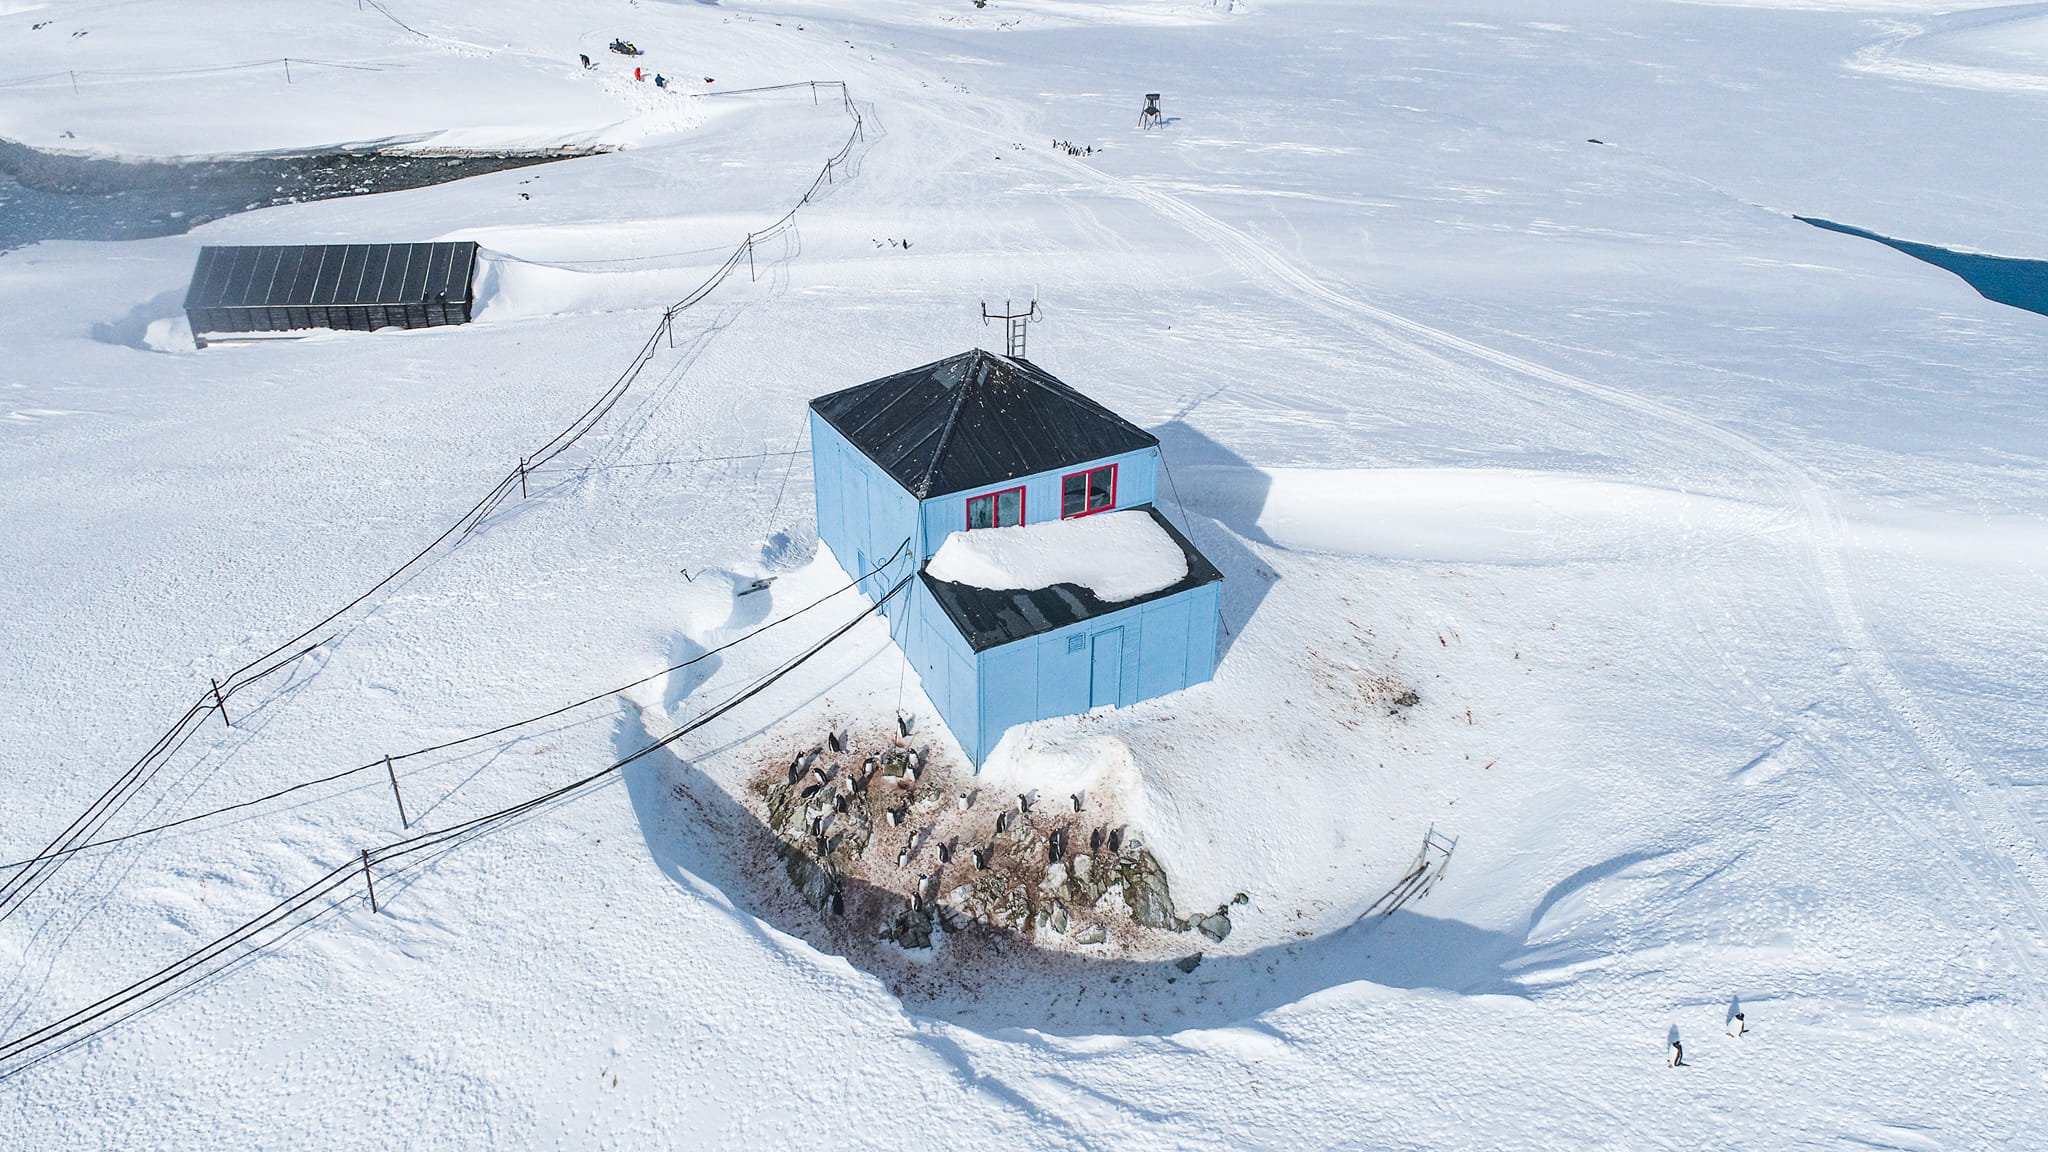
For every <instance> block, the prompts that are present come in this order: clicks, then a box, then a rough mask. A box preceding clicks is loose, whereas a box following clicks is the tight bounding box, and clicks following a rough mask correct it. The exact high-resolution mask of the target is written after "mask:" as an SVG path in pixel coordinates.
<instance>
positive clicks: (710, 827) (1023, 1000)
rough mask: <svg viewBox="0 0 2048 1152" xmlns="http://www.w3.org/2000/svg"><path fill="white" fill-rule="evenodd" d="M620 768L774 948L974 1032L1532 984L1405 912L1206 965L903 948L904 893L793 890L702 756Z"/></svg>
mask: <svg viewBox="0 0 2048 1152" xmlns="http://www.w3.org/2000/svg"><path fill="white" fill-rule="evenodd" d="M650 739H651V737H650V736H649V734H648V732H647V729H646V726H645V725H644V723H643V722H642V721H641V719H640V717H639V715H638V713H637V710H634V709H631V708H630V707H629V708H628V709H627V710H626V712H625V714H624V715H623V716H622V717H621V720H620V722H619V730H618V735H617V738H616V740H617V747H618V748H619V750H620V752H621V754H622V755H623V754H626V753H629V752H631V751H634V750H637V749H639V748H642V747H645V746H646V744H647V743H648V742H649V741H650ZM624 771H625V782H626V789H627V794H628V796H629V797H630V798H631V802H632V804H633V808H634V812H635V815H636V817H637V818H638V820H639V823H640V828H641V833H642V836H643V838H644V840H645V842H646V844H647V849H648V853H649V855H650V857H651V858H652V859H653V861H654V863H655V865H656V866H657V867H658V868H660V869H661V871H662V872H663V874H665V875H667V876H668V877H669V878H670V879H671V880H673V881H674V882H676V883H677V884H679V885H681V886H683V887H685V888H688V889H690V890H691V891H693V892H696V893H698V894H700V895H703V896H706V897H708V898H710V899H712V900H713V901H714V902H717V903H721V904H727V905H728V906H730V907H731V908H732V909H733V911H734V912H735V913H737V917H736V919H737V921H738V922H739V923H740V924H742V925H743V926H745V927H746V928H747V929H748V930H749V931H750V932H752V933H753V934H754V935H755V936H756V937H757V938H758V939H760V940H761V941H762V942H763V943H765V944H768V945H769V946H770V947H772V948H773V949H775V950H776V951H777V952H786V951H787V950H788V942H787V940H786V939H785V937H794V938H795V939H797V940H800V941H803V942H804V943H806V944H808V945H810V946H811V947H812V948H814V949H816V950H818V951H819V952H822V953H825V954H827V955H836V956H841V957H844V958H845V959H846V960H847V961H848V962H849V963H850V964H852V965H853V966H854V967H855V968H858V969H860V970H861V971H863V972H865V973H867V974H869V975H871V976H873V977H874V978H876V979H877V980H880V981H881V982H882V983H883V984H884V985H885V986H886V987H887V988H888V989H889V990H890V991H891V992H892V993H893V994H894V995H896V996H897V997H898V998H899V999H900V1000H901V1001H902V1003H903V1005H904V1007H905V1008H906V1009H907V1010H908V1011H910V1012H912V1013H914V1014H917V1015H920V1016H925V1017H929V1018H934V1019H939V1020H945V1021H949V1022H951V1023H954V1024H958V1025H960V1026H963V1027H967V1028H970V1029H973V1030H975V1031H979V1032H987V1033H997V1032H1002V1031H1005V1030H1008V1029H1013V1028H1028V1029H1033V1030H1036V1031H1041V1032H1046V1033H1051V1034H1066V1035H1095V1034H1111V1035H1164V1034H1169V1033H1173V1032H1178V1031H1181V1030H1184V1029H1188V1028H1213V1027H1220V1026H1224V1025H1229V1024H1233V1023H1236V1022H1238V1021H1242V1020H1244V1019H1246V1018H1249V1017H1253V1016H1257V1015H1259V1014H1260V1013H1263V1012H1267V1011H1270V1010H1272V1009H1275V1008H1278V1007H1281V1006H1284V1005H1287V1004H1291V1003H1294V1002H1296V1001H1299V1000H1301V999H1303V998H1305V997H1308V996H1311V995H1313V994H1315V993H1317V992H1320V991H1322V990H1324V989H1327V988H1331V987H1335V986H1338V985H1342V984H1346V983H1351V982H1354V981H1361V980H1363V981H1369V982H1371V983H1375V984H1382V985H1386V986H1389V987H1396V988H1439V989H1444V990H1447V991H1452V992H1458V993H1462V994H1467V995H1488V994H1490V995H1511V996H1520V995H1524V993H1523V991H1522V990H1521V989H1520V988H1519V987H1518V986H1516V985H1515V984H1514V983H1513V982H1511V981H1510V980H1509V979H1508V978H1507V977H1506V975H1505V974H1504V966H1505V965H1506V964H1507V963H1508V962H1509V961H1510V959H1511V958H1512V957H1513V955H1514V954H1515V953H1516V951H1517V950H1518V949H1519V948H1520V941H1519V940H1517V939H1515V938H1514V937H1512V936H1509V935H1507V934H1505V933H1498V932H1490V931H1487V930H1484V929H1480V928H1476V927H1473V926H1471V925H1469V924H1464V923H1460V922H1458V921H1455V920H1441V919H1437V918H1434V917H1430V916H1424V915H1419V914H1416V913H1414V912H1412V911H1408V910H1406V909H1403V910H1401V911H1398V912H1396V913H1394V914H1393V915H1391V916H1385V917H1379V916H1374V917H1370V918H1368V919H1364V920H1361V921H1359V922H1357V923H1354V924H1352V925H1351V926H1349V927H1347V928H1345V929H1343V930H1341V931H1338V932H1335V933H1331V934H1329V935H1326V936H1321V937H1317V938H1313V939H1304V940H1300V941H1297V942H1293V943H1288V944H1284V945H1275V946H1271V947H1267V948H1261V949H1257V950H1254V951H1252V952H1250V953H1246V954H1243V955H1232V956H1205V957H1202V958H1201V959H1200V961H1199V962H1198V963H1194V962H1193V957H1194V956H1195V954H1196V953H1197V952H1198V951H1199V950H1200V948H1201V947H1202V946H1205V945H1206V944H1207V941H1206V940H1205V939H1204V938H1203V937H1202V936H1201V935H1199V934H1198V933H1195V932H1188V933H1186V934H1185V936H1184V937H1182V939H1185V941H1186V942H1187V946H1186V951H1185V953H1183V954H1181V955H1178V956H1174V957H1167V958H1162V959H1153V960H1118V959H1110V958H1106V957H1105V958H1097V957H1092V956H1087V955H1081V954H1076V953H1071V952H1064V951H1056V950H1052V949H1046V948H1040V947H1036V946H1034V945H1033V944H1032V943H1031V942H1030V941H1029V940H1027V939H1025V938H1023V937H1022V936H1020V935H1017V934H1015V933H1012V932H1008V931H1002V930H997V929H992V928H988V927H985V926H982V925H978V924H970V925H969V926H968V927H966V928H965V929H963V930H962V931H959V932H956V933H950V934H946V935H944V936H942V937H941V940H940V943H939V945H938V947H937V948H936V949H933V950H930V951H920V952H915V953H913V952H906V951H904V950H901V949H899V948H898V947H897V946H896V945H894V944H892V943H888V942H886V941H884V940H882V939H880V937H879V933H878V926H879V925H880V924H881V923H884V922H887V920H889V919H891V918H893V917H894V916H895V915H896V914H897V913H899V912H901V911H902V910H903V909H904V907H905V906H906V900H905V897H904V896H902V895H901V894H899V893H896V892H893V891H889V890H886V889H882V888H878V887H875V886H873V885H870V884H867V883H864V882H861V881H858V880H855V879H853V878H851V877H845V878H842V881H841V897H842V899H843V902H844V904H843V911H842V912H840V913H839V914H836V915H835V914H833V913H831V912H829V911H824V910H820V909H819V908H817V907H816V906H814V905H813V904H811V903H810V902H809V901H807V900H806V899H805V898H804V897H803V896H801V895H800V894H799V893H798V891H797V888H796V886H795V884H794V883H793V882H792V881H791V879H790V877H789V875H788V873H787V871H786V868H785V865H784V862H783V858H782V856H781V855H780V854H779V853H778V851H777V845H778V838H777V837H776V836H775V835H774V833H773V832H772V831H770V830H769V829H768V828H767V827H766V826H765V825H764V824H762V823H761V821H760V820H758V819H757V818H756V817H755V816H754V814H753V812H752V811H750V810H749V809H748V808H747V807H746V806H745V805H743V804H741V803H740V802H739V801H738V800H736V799H735V798H734V797H733V796H731V795H730V794H728V793H727V792H726V791H725V790H724V789H723V788H721V787H720V786H719V785H718V783H717V782H716V781H714V780H712V779H711V778H710V777H709V776H708V775H706V774H705V773H704V771H703V770H702V769H700V768H699V767H697V765H696V764H694V763H692V762H690V761H688V760H685V759H682V758H681V757H680V756H678V755H670V754H668V753H666V752H662V753H656V754H653V755H650V756H647V757H644V758H642V759H641V760H638V761H635V762H634V763H633V764H631V765H628V766H627V767H626V769H625V770H624Z"/></svg>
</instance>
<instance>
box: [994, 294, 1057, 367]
mask: <svg viewBox="0 0 2048 1152" xmlns="http://www.w3.org/2000/svg"><path fill="white" fill-rule="evenodd" d="M1041 319H1044V317H1042V316H1040V315H1039V314H1038V300H1037V299H1036V298H1035V297H1034V298H1033V299H1032V301H1031V306H1030V307H1029V308H1026V309H1025V310H1024V311H1022V312H1019V311H1017V309H1016V306H1015V305H1014V304H1012V303H1011V302H1010V301H1008V300H1005V301H1003V310H1002V311H1001V312H991V311H989V310H988V301H986V300H984V301H982V302H981V322H982V324H983V325H986V324H987V323H988V322H989V321H991V320H1001V321H1002V322H1003V355H1005V356H1008V357H1010V358H1011V359H1013V360H1022V359H1024V326H1025V325H1027V324H1030V323H1031V322H1032V321H1034V320H1041Z"/></svg>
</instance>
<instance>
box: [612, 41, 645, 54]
mask: <svg viewBox="0 0 2048 1152" xmlns="http://www.w3.org/2000/svg"><path fill="white" fill-rule="evenodd" d="M612 51H614V52H617V53H618V54H619V55H621V56H645V55H647V53H645V52H642V51H641V50H640V46H639V45H637V44H635V43H633V42H632V41H631V40H614V41H612Z"/></svg>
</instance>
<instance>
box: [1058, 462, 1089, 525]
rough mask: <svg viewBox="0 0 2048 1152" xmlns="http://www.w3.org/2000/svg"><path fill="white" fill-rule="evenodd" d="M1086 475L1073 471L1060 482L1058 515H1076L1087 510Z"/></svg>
mask: <svg viewBox="0 0 2048 1152" xmlns="http://www.w3.org/2000/svg"><path fill="white" fill-rule="evenodd" d="M1087 491H1088V477H1086V476H1084V475H1082V474H1080V473H1078V472H1077V473H1075V474H1074V475H1072V476H1069V477H1067V478H1066V479H1065V480H1063V481H1061V482H1060V515H1062V516H1077V515H1079V514H1081V513H1083V512H1086V511H1087V510H1088V503H1087Z"/></svg>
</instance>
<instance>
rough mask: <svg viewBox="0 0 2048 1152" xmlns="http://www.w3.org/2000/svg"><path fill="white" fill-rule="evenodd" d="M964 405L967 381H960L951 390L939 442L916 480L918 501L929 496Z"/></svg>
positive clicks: (934, 446)
mask: <svg viewBox="0 0 2048 1152" xmlns="http://www.w3.org/2000/svg"><path fill="white" fill-rule="evenodd" d="M966 403H967V381H965V380H962V381H961V382H960V387H958V388H955V389H953V407H952V410H951V411H948V412H947V413H946V426H945V427H943V428H941V429H939V442H938V443H937V444H934V445H932V458H931V461H930V462H929V463H927V464H926V465H925V466H924V475H923V476H920V477H919V478H918V481H917V491H916V492H915V493H914V495H916V496H917V497H918V499H920V500H921V499H923V498H925V497H926V496H929V495H931V490H932V474H933V473H935V472H937V471H938V470H939V461H941V460H944V459H945V458H946V444H947V442H948V441H950V440H952V439H953V427H954V425H956V424H958V423H959V422H960V409H961V407H962V406H963V405H965V404H966Z"/></svg>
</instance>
